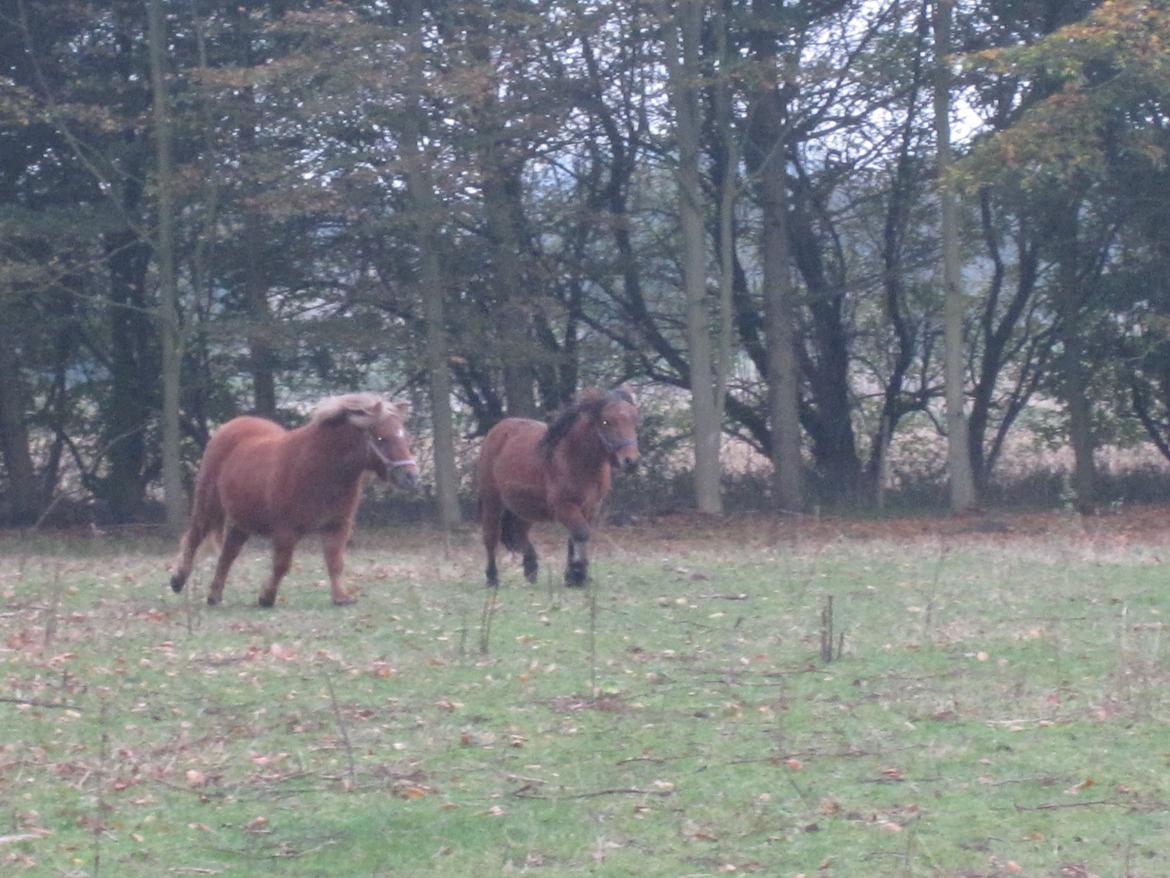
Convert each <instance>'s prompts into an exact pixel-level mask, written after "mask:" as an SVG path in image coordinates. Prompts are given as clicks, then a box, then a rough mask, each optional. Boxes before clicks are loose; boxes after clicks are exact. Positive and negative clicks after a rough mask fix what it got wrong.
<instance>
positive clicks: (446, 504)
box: [402, 0, 462, 529]
mask: <svg viewBox="0 0 1170 878" xmlns="http://www.w3.org/2000/svg"><path fill="white" fill-rule="evenodd" d="M406 24H407V29H406V32H407V35H408V36H407V39H409V40H410V41H411V52H410V55H409V57H410V59H411V60H410V65H411V66H410V72H409V74H408V75H409V80H410V89H411V96H410V97H411V101H412V107H411V111H410V112H408V113H407V114H406V117H405V125H404V129H405V130H404V131H403V137H402V155H403V160H404V161H405V163H406V178H407V188H408V191H409V193H410V198H411V202H412V205H413V208H414V210H415V222H414V227H415V230H416V238H417V242H418V258H419V267H418V284H419V292H420V295H421V296H422V304H423V314H424V316H425V318H426V327H427V334H426V352H427V371H428V373H429V378H430V401H431V430H432V435H431V441H432V442H433V443H434V446H433V447H434V466H435V494H436V499H437V501H438V504H439V523H440V524H441V525H442V527H443V528H445V529H450V528H453V527H455V526H456V525H458V524H459V523H460V521H461V520H462V515H461V513H460V510H459V471H458V468H457V467H456V464H455V426H454V423H453V419H452V415H451V371H450V363H449V358H450V354H449V350H448V346H447V320H446V314H445V307H444V305H445V303H444V300H443V297H444V283H443V271H442V265H441V263H440V261H439V252H440V247H441V240H440V236H439V230H438V228H437V225H436V222H437V217H438V215H439V206H438V204H437V200H436V198H435V190H434V183H433V181H432V180H431V176H430V173H429V171H428V167H429V166H428V164H427V159H426V156H425V155H424V154H423V150H422V147H421V145H420V143H421V131H422V108H421V106H420V102H421V101H422V99H423V81H422V76H421V73H422V65H423V45H422V7H421V4H420V2H419V0H411V2H410V4H409V6H408V9H407V22H406Z"/></svg>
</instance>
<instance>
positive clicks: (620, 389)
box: [612, 384, 638, 406]
mask: <svg viewBox="0 0 1170 878" xmlns="http://www.w3.org/2000/svg"><path fill="white" fill-rule="evenodd" d="M612 393H613V395H614V396H616V397H618V399H624V400H625V401H626V402H628V403H629V404H630V405H635V406H636V405H637V404H638V398H637V397H636V396H634V391H633V388H631V387H630V385H628V384H619V385H618V386H617V387H615V388H614V389H613V391H612Z"/></svg>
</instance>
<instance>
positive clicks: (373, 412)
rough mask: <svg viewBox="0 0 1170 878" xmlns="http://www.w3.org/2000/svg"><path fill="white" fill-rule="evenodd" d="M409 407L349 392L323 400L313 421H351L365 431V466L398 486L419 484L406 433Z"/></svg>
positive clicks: (375, 395)
mask: <svg viewBox="0 0 1170 878" xmlns="http://www.w3.org/2000/svg"><path fill="white" fill-rule="evenodd" d="M409 414H410V410H409V408H408V407H407V406H405V405H403V404H401V403H392V402H387V401H386V400H384V399H382V397H380V396H378V395H377V394H374V393H348V394H346V395H344V396H334V397H330V398H329V399H324V400H322V401H321V402H319V403H318V404H317V407H316V408H315V409H314V410H313V420H314V421H319V422H321V423H323V424H326V425H334V426H336V425H340V424H351V425H353V426H354V427H357V428H358V429H359V430H361V431H362V432H364V433H365V434H366V469H368V470H370V472H372V473H374V475H376V476H377V477H378V478H380V479H382V480H383V481H389V482H391V483H392V484H393V485H395V486H396V487H398V488H405V489H407V490H413V489H414V488H416V487H417V486H418V464H417V463H416V462H415V460H414V456H413V455H412V454H411V451H410V434H409V433H407V432H406V419H407V417H408V415H409Z"/></svg>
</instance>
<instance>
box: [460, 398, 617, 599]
mask: <svg viewBox="0 0 1170 878" xmlns="http://www.w3.org/2000/svg"><path fill="white" fill-rule="evenodd" d="M637 426H638V407H637V405H636V404H635V402H634V396H633V394H632V393H630V391H629V390H627V389H626V388H624V387H620V388H618V389H616V390H610V391H604V390H598V389H596V388H594V389H590V390H585V391H582V392H581V393H580V394H578V396H577V398H576V400H575V401H574V402H573V404H572V405H570V406H569V407H568V408H567V409H565V410H564V411H563V412H561V414H560V415H558V416H557V418H556V419H555V420H554V421H553V422H552V424H550V425H547V426H546V425H545V424H543V423H541V422H540V421H533V420H529V419H528V418H505V419H504V420H502V421H500V422H499V423H498V424H496V425H495V426H494V427H492V428H491V430H489V431H488V434H487V436H485V437H484V440H483V447H482V448H481V449H480V455H479V504H480V505H479V515H480V524H481V525H482V527H483V544H484V548H485V549H486V550H487V584H488V586H490V587H495V586H497V585H499V575H498V573H497V571H496V546H497V545H498V544H499V543H500V542H503V544H504V546H505V547H506V548H508V549H510V550H512V551H513V552H521V553H522V554H523V558H524V576H525V577H526V578H527V579H528V581H529V582H535V581H536V571H537V560H536V550H535V549H534V548H533V546H532V542H531V541H530V540H529V539H528V531H529V529H530V528H531V527H532V523H533V522H535V521H558V522H560V523H561V524H563V525H564V526H565V527H566V528H568V530H569V560H568V566H567V567H566V568H565V584H566V585H572V586H580V585H584V584H585V581H586V580H587V579H588V575H589V549H588V546H589V534H590V530H591V528H592V527H593V524H594V522H595V521H596V520H597V516H598V513H600V511H601V504H602V502H603V501H604V500H605V497H606V495H607V494H608V493H609V488H610V475H611V472H610V471H611V468H612V467H615V466H617V467H620V468H621V469H622V470H625V471H627V472H629V471H632V470H634V469H635V468H637V466H638V439H637V433H636V430H637Z"/></svg>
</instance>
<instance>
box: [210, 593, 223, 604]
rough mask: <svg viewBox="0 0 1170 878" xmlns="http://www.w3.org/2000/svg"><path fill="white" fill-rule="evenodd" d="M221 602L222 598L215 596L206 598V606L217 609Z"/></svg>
mask: <svg viewBox="0 0 1170 878" xmlns="http://www.w3.org/2000/svg"><path fill="white" fill-rule="evenodd" d="M221 600H222V598H220V597H218V596H217V595H213V594H209V595H208V596H207V606H209V607H218V606H219V602H220V601H221Z"/></svg>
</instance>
